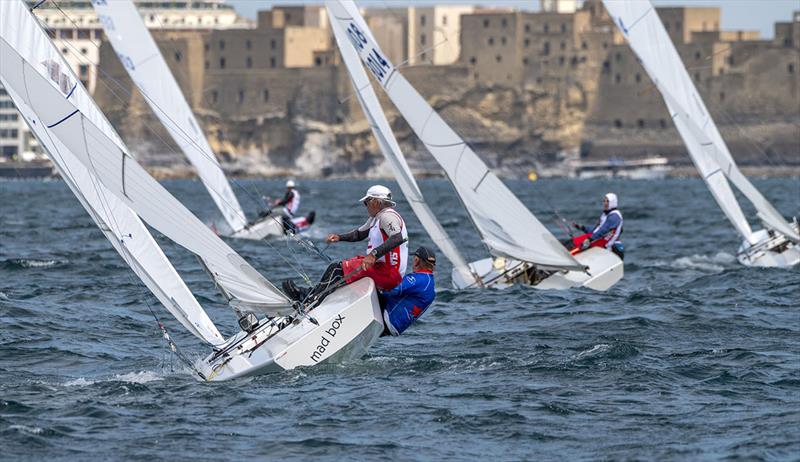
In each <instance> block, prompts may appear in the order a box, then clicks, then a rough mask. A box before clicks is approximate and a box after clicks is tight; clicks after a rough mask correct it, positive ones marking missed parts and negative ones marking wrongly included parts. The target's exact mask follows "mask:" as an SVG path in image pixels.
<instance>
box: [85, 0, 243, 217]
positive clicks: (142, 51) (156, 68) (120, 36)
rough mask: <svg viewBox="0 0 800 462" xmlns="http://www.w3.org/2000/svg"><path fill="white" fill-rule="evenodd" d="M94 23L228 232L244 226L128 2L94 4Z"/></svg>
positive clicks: (196, 127) (207, 148)
mask: <svg viewBox="0 0 800 462" xmlns="http://www.w3.org/2000/svg"><path fill="white" fill-rule="evenodd" d="M92 5H93V6H94V9H95V11H96V12H97V17H98V20H99V21H100V24H102V25H103V29H104V30H105V32H106V37H108V40H109V41H110V42H111V45H112V46H113V47H114V50H115V51H116V52H117V55H118V56H119V58H120V61H121V62H122V64H123V66H124V67H125V70H127V71H128V74H129V75H130V77H131V80H133V82H134V83H135V84H136V86H137V87H138V88H139V90H140V91H141V93H142V95H143V96H144V98H145V100H147V103H148V104H149V105H150V108H151V109H152V110H153V112H154V113H155V114H156V116H157V117H158V119H159V120H160V121H161V123H162V124H163V125H164V127H165V128H166V129H167V131H168V132H169V134H170V135H171V136H172V139H174V140H175V142H176V143H177V144H178V146H179V147H180V149H181V150H182V151H183V152H184V154H185V155H186V157H187V158H188V159H189V161H190V162H191V163H192V165H194V166H195V168H196V169H197V174H198V176H199V177H200V180H201V181H202V182H203V185H205V187H206V189H207V190H208V193H209V194H210V195H211V198H212V199H213V200H214V202H215V203H216V204H217V207H218V208H219V210H220V211H221V212H222V215H223V216H224V217H225V220H226V221H227V222H228V225H230V227H231V228H232V230H233V232H236V231H239V230H241V229H242V228H244V227H245V225H246V224H247V218H246V216H245V214H244V211H243V210H242V207H241V206H240V205H239V201H238V199H236V195H234V193H233V190H232V189H231V186H230V184H229V183H228V180H227V179H226V178H225V173H224V172H223V170H222V167H220V165H219V162H218V161H217V158H216V157H215V156H214V152H213V151H212V150H211V146H209V144H208V141H207V140H206V137H205V135H204V134H203V130H202V129H201V128H200V125H199V124H198V123H197V120H196V119H195V116H194V114H193V113H192V110H191V108H190V107H189V104H188V103H187V102H186V99H185V98H184V97H183V93H181V89H180V87H179V86H178V82H176V81H175V78H174V77H173V75H172V72H171V71H170V69H169V66H167V63H166V62H165V61H164V57H163V56H162V55H161V52H160V51H159V49H158V46H156V43H155V41H154V40H153V37H152V36H151V35H150V32H149V31H148V30H147V27H145V25H144V23H143V22H142V18H141V16H140V15H139V13H138V12H137V11H136V6H134V4H133V2H131V1H130V0H114V1H93V2H92Z"/></svg>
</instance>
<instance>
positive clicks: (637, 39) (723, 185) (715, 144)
mask: <svg viewBox="0 0 800 462" xmlns="http://www.w3.org/2000/svg"><path fill="white" fill-rule="evenodd" d="M603 3H604V4H605V6H606V9H608V11H609V14H610V15H611V16H612V18H613V19H614V22H615V24H616V25H617V27H618V28H619V29H620V30H621V31H622V33H623V34H624V35H625V37H626V38H627V39H628V43H629V44H630V46H631V49H633V51H634V53H636V55H637V56H638V57H639V60H640V61H641V63H642V66H643V67H644V69H645V71H646V72H647V73H648V75H650V78H651V79H652V80H653V82H654V83H655V85H656V87H657V88H658V90H659V91H660V92H661V94H662V96H663V97H664V100H665V102H666V104H667V107H668V109H669V111H670V113H671V114H672V117H673V120H675V125H676V127H677V128H678V132H679V133H680V135H681V137H682V138H683V140H684V143H685V144H686V147H687V149H688V151H689V154H690V156H691V158H692V161H693V162H694V164H695V166H696V167H697V169H698V171H699V172H700V174H701V175H702V176H703V178H704V179H705V180H706V183H707V184H708V187H709V189H710V190H711V193H712V195H713V196H714V198H715V199H716V201H717V203H718V204H719V206H720V208H721V209H722V211H723V212H724V213H725V215H726V216H727V217H728V219H729V220H730V221H731V223H732V224H733V225H734V227H735V228H736V229H737V230H738V231H739V233H740V234H741V235H742V236H743V237H744V238H745V239H746V240H747V241H748V242H750V243H751V244H754V243H755V240H756V239H755V237H754V236H753V232H752V230H751V229H750V225H749V224H748V223H747V220H746V219H745V217H744V214H743V213H742V210H741V208H740V207H739V204H738V202H737V201H736V198H735V197H734V195H733V192H732V191H731V189H730V185H729V184H728V181H727V180H730V181H731V182H732V183H733V184H734V185H735V186H736V187H737V188H738V189H739V190H740V191H741V192H742V193H743V194H744V195H745V197H747V198H748V200H750V202H752V203H753V205H754V206H755V208H756V210H757V211H758V216H759V217H760V218H761V220H762V222H763V223H764V224H765V226H767V227H769V228H771V229H773V230H775V231H778V232H780V233H781V234H784V235H785V236H786V237H788V238H789V239H792V240H794V241H795V242H798V241H800V236H798V235H797V232H795V231H794V230H793V229H792V228H791V227H790V225H789V224H787V223H786V220H785V219H784V218H783V216H782V215H781V214H780V212H778V211H777V210H775V208H774V207H773V206H772V204H770V203H769V201H767V200H766V199H765V198H764V196H763V195H761V193H760V192H758V190H757V189H756V188H755V187H754V186H753V185H752V183H750V181H748V180H747V178H746V177H745V176H744V175H743V174H742V173H741V171H740V170H739V168H738V167H737V166H736V162H734V160H733V156H731V153H730V151H729V150H728V146H727V145H726V144H725V141H724V140H723V139H722V135H720V133H719V130H718V129H717V126H716V124H715V123H714V121H713V119H712V118H711V115H710V114H709V112H708V109H707V108H706V106H705V104H704V103H703V100H702V98H701V97H700V95H699V93H698V92H697V88H695V86H694V83H693V82H692V79H691V77H690V76H689V73H688V72H687V71H686V68H685V67H684V65H683V62H682V61H681V58H680V55H678V52H677V50H676V49H675V46H674V44H673V43H672V41H671V40H670V38H669V34H668V33H667V31H666V30H665V29H664V25H663V24H662V23H661V20H660V19H659V17H658V14H657V12H656V10H655V8H654V7H653V5H651V4H650V2H649V1H647V0H637V1H622V0H604V2H603ZM726 178H727V180H726Z"/></svg>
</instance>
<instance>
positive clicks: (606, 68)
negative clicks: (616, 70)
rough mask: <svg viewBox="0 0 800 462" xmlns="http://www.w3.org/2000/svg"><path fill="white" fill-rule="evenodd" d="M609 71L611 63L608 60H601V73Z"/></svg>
mask: <svg viewBox="0 0 800 462" xmlns="http://www.w3.org/2000/svg"><path fill="white" fill-rule="evenodd" d="M609 72H611V63H610V62H608V60H605V61H603V74H608V73H609Z"/></svg>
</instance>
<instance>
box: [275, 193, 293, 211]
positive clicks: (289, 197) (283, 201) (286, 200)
mask: <svg viewBox="0 0 800 462" xmlns="http://www.w3.org/2000/svg"><path fill="white" fill-rule="evenodd" d="M292 197H294V193H293V192H291V191H286V194H284V195H283V199H281V200H279V201H278V202H276V203H275V206H276V207H277V206H279V205H286V204H288V203H289V201H290V200H292Z"/></svg>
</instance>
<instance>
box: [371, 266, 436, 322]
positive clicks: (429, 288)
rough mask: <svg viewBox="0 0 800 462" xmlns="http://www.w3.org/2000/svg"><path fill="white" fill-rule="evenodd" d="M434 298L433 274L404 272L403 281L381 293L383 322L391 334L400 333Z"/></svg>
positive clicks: (420, 314)
mask: <svg viewBox="0 0 800 462" xmlns="http://www.w3.org/2000/svg"><path fill="white" fill-rule="evenodd" d="M434 298H436V290H435V289H434V279H433V274H432V273H428V272H417V273H411V274H406V276H405V277H404V278H403V281H402V282H400V284H399V285H398V286H397V287H395V288H394V289H392V290H389V291H386V292H383V293H381V300H382V301H384V302H385V303H384V304H383V306H384V316H383V319H384V322H387V323H388V324H389V325H387V327H388V328H389V332H391V333H392V335H400V334H402V333H403V332H404V331H405V330H406V329H408V327H409V326H410V325H411V324H413V323H414V321H416V320H417V318H419V317H420V316H422V313H424V312H425V310H427V309H428V307H429V306H431V303H433V299H434Z"/></svg>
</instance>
